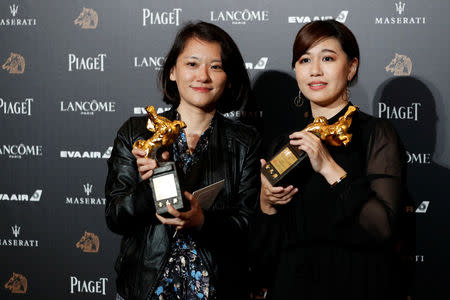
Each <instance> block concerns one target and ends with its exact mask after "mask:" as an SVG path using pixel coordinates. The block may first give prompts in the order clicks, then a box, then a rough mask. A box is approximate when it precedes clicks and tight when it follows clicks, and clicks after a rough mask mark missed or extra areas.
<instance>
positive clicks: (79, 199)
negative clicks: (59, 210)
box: [66, 183, 106, 205]
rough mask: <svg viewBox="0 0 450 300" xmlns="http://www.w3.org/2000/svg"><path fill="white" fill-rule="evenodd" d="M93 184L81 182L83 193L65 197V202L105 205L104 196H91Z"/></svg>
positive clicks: (70, 203)
mask: <svg viewBox="0 0 450 300" xmlns="http://www.w3.org/2000/svg"><path fill="white" fill-rule="evenodd" d="M93 188H94V186H93V185H92V184H90V183H86V184H83V189H84V193H85V194H86V196H85V195H82V196H69V197H66V204H68V205H105V204H106V198H104V197H93V196H91V194H92V191H93Z"/></svg>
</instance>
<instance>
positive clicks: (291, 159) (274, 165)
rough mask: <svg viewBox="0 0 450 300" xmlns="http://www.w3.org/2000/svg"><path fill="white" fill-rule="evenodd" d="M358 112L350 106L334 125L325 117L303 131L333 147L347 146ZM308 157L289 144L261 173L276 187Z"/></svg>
mask: <svg viewBox="0 0 450 300" xmlns="http://www.w3.org/2000/svg"><path fill="white" fill-rule="evenodd" d="M357 110H358V107H357V106H349V107H348V109H347V111H346V112H345V114H344V115H343V116H342V117H340V118H339V120H338V121H337V122H336V123H334V124H328V121H327V119H326V118H325V117H317V118H315V119H314V121H313V122H312V123H311V124H309V125H308V126H306V127H305V129H303V130H304V131H308V132H311V133H313V134H315V135H316V136H318V137H319V138H320V139H321V140H323V141H324V142H326V143H328V144H330V145H332V146H342V145H344V146H347V145H348V143H350V141H351V139H352V134H351V133H348V129H349V128H350V125H351V124H352V115H353V114H354V113H355V112H356V111H357ZM306 157H307V154H306V152H304V151H302V150H299V149H298V148H297V147H295V146H292V145H290V144H289V143H288V144H287V145H285V146H284V147H283V148H282V149H281V150H280V151H279V152H278V153H277V154H275V156H274V157H273V158H272V159H271V160H269V161H268V162H267V164H266V165H265V166H264V167H262V168H261V172H262V174H264V176H266V178H267V179H268V180H269V182H270V183H271V184H272V185H276V184H277V183H278V182H279V181H280V180H281V179H282V178H283V177H284V176H286V175H287V174H288V173H289V171H290V170H292V169H293V168H294V167H295V166H296V165H298V164H299V163H300V162H301V161H302V160H303V159H305V158H306Z"/></svg>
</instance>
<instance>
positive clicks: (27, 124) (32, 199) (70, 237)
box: [0, 0, 450, 299]
mask: <svg viewBox="0 0 450 300" xmlns="http://www.w3.org/2000/svg"><path fill="white" fill-rule="evenodd" d="M449 3H450V2H449V1H447V0H435V1H432V2H427V3H425V2H423V1H419V0H402V1H396V0H383V1H361V0H340V1H332V0H316V1H305V0H295V1H293V0H278V1H267V0H262V1H249V0H239V1H238V0H227V1H212V0H197V1H173V0H164V1H163V0H153V1H150V0H133V1H119V0H72V1H50V0H4V1H1V3H0V65H1V68H0V166H1V168H0V298H1V299H18V298H21V299H24V298H26V299H94V298H95V299H112V298H113V297H114V295H115V273H114V270H113V264H114V260H115V257H116V255H117V254H118V250H119V241H120V237H119V236H117V235H115V234H113V233H111V232H110V231H109V230H108V229H107V228H106V225H105V220H104V208H105V198H104V192H103V187H104V182H105V178H106V172H107V168H106V160H107V158H108V157H109V156H110V152H111V149H112V144H113V140H114V138H115V134H116V131H117V129H118V128H119V127H120V125H121V124H122V123H123V122H125V121H126V120H127V119H128V118H129V117H131V116H137V115H144V113H145V111H144V107H145V106H147V105H154V106H156V107H157V109H158V112H162V111H164V110H165V109H167V108H168V107H167V105H165V104H164V103H163V102H162V101H161V99H162V97H161V91H160V90H159V89H158V87H157V84H156V81H157V74H158V71H159V70H160V68H161V67H162V65H163V63H164V59H165V55H166V54H167V52H168V50H169V47H170V45H171V43H172V41H173V38H174V36H175V33H176V32H177V30H178V29H179V28H180V26H182V25H183V23H184V22H186V21H189V20H203V21H207V22H211V23H214V24H216V25H218V26H221V27H222V28H223V29H225V30H226V31H227V32H228V33H229V34H230V35H231V36H232V37H233V39H234V40H235V41H236V42H237V44H238V45H239V48H240V49H241V52H242V54H243V56H244V60H245V62H246V63H245V64H246V67H247V69H248V72H249V75H250V77H251V79H252V84H253V89H254V94H253V98H252V99H251V101H250V102H249V103H248V105H247V107H246V108H245V109H243V110H241V111H235V112H231V113H229V114H228V116H229V117H231V118H240V119H242V120H243V121H244V122H249V123H252V124H254V125H255V126H257V127H258V128H259V130H261V132H262V133H263V135H264V137H265V138H266V140H270V139H271V138H273V137H274V136H276V135H277V134H279V133H280V132H281V131H285V130H286V129H292V130H294V129H300V128H296V119H298V117H299V113H300V112H299V110H298V109H297V108H296V107H295V106H294V105H293V99H294V97H295V96H296V94H297V93H298V88H297V83H296V81H295V77H294V75H295V74H294V71H293V70H292V69H291V67H290V61H291V51H292V50H291V49H292V43H293V40H294V37H295V35H296V33H297V31H298V30H299V29H300V28H301V27H302V26H303V25H304V24H305V23H307V22H309V21H311V20H317V19H337V20H338V21H340V22H343V23H345V25H347V26H348V27H349V28H350V29H351V30H352V31H353V32H354V33H355V35H356V37H357V39H358V41H359V45H360V48H361V65H360V74H359V79H358V82H357V83H356V84H355V85H354V86H353V87H352V88H351V101H352V102H353V103H354V104H357V105H359V106H360V108H361V110H363V111H365V112H367V113H370V114H372V115H374V116H377V117H380V118H386V119H389V120H391V121H392V123H393V124H394V126H395V127H396V128H397V130H398V131H399V133H400V135H401V137H402V139H403V141H404V144H405V148H406V150H407V158H408V186H409V194H410V197H409V199H408V201H409V202H408V203H407V205H406V207H405V210H404V212H405V219H407V222H406V223H405V224H407V225H405V226H404V229H405V231H406V232H407V235H409V238H408V239H405V241H404V242H403V243H400V244H399V245H398V247H399V250H401V251H403V252H402V253H404V254H403V260H404V262H405V265H409V266H410V270H409V272H408V273H409V276H410V277H411V278H412V279H413V281H410V280H411V278H404V279H399V280H403V281H405V282H410V287H409V289H410V290H409V292H408V293H409V294H410V295H412V298H413V299H448V297H449V296H448V294H449V292H448V282H449V279H450V276H449V268H450V259H449V257H448V253H450V240H449V236H450V235H449V233H450V218H449V217H448V215H449V213H450V197H449V195H448V191H447V189H446V187H448V185H449V183H450V171H449V168H450V159H449V158H448V153H449V152H450V135H449V128H450V119H449V115H450V103H449V99H448V98H449V95H450V85H449V84H448V69H449V68H450V60H449V59H448V53H450V42H449V41H450V40H449V38H448V35H449V28H450V26H449V25H450V24H449V23H450V22H449V13H450V4H449ZM256 298H261V297H259V296H256Z"/></svg>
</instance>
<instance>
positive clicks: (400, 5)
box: [395, 1, 406, 15]
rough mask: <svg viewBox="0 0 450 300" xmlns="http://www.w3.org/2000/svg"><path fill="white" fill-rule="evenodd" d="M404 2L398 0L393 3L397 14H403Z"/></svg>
mask: <svg viewBox="0 0 450 300" xmlns="http://www.w3.org/2000/svg"><path fill="white" fill-rule="evenodd" d="M405 5H406V3H405V2H402V1H399V2H396V3H395V10H396V11H397V12H398V14H399V15H401V14H403V12H404V11H405Z"/></svg>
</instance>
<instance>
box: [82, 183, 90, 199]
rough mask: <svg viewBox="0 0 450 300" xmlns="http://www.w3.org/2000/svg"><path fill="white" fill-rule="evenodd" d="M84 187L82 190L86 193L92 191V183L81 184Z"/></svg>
mask: <svg viewBox="0 0 450 300" xmlns="http://www.w3.org/2000/svg"><path fill="white" fill-rule="evenodd" d="M83 187H84V192H85V193H86V195H88V196H89V195H90V194H91V193H92V184H89V183H86V184H84V185H83Z"/></svg>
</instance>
